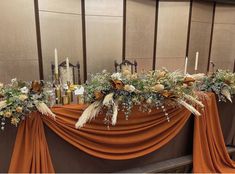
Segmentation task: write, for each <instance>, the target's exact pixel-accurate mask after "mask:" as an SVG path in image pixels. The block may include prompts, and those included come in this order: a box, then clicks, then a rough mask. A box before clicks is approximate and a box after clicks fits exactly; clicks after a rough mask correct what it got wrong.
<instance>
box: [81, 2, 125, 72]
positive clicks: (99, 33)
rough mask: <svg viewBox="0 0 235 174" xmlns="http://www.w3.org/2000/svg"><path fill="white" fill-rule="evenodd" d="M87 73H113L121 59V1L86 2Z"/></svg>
mask: <svg viewBox="0 0 235 174" xmlns="http://www.w3.org/2000/svg"><path fill="white" fill-rule="evenodd" d="M85 10H86V39H87V71H88V74H90V73H97V72H101V71H102V70H103V69H106V70H108V71H114V60H118V61H120V60H121V59H122V33H123V32H122V28H123V27H122V23H123V0H86V1H85Z"/></svg>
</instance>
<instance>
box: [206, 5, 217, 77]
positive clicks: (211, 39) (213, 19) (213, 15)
mask: <svg viewBox="0 0 235 174" xmlns="http://www.w3.org/2000/svg"><path fill="white" fill-rule="evenodd" d="M215 10H216V2H214V4H213V14H212V22H211V35H210V43H209V44H210V45H209V54H208V62H207V72H209V69H210V61H211V51H212V41H213V34H214V22H215Z"/></svg>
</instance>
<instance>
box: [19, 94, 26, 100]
mask: <svg viewBox="0 0 235 174" xmlns="http://www.w3.org/2000/svg"><path fill="white" fill-rule="evenodd" d="M27 98H28V96H27V95H24V94H21V95H19V99H20V100H21V101H24V100H26V99H27Z"/></svg>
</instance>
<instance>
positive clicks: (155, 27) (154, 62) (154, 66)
mask: <svg viewBox="0 0 235 174" xmlns="http://www.w3.org/2000/svg"><path fill="white" fill-rule="evenodd" d="M158 12H159V0H156V6H155V26H154V42H153V65H152V69H153V70H155V69H156V53H157V31H158Z"/></svg>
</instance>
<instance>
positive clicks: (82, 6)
mask: <svg viewBox="0 0 235 174" xmlns="http://www.w3.org/2000/svg"><path fill="white" fill-rule="evenodd" d="M81 8H82V47H83V73H84V82H86V80H87V48H86V11H85V0H81Z"/></svg>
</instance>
